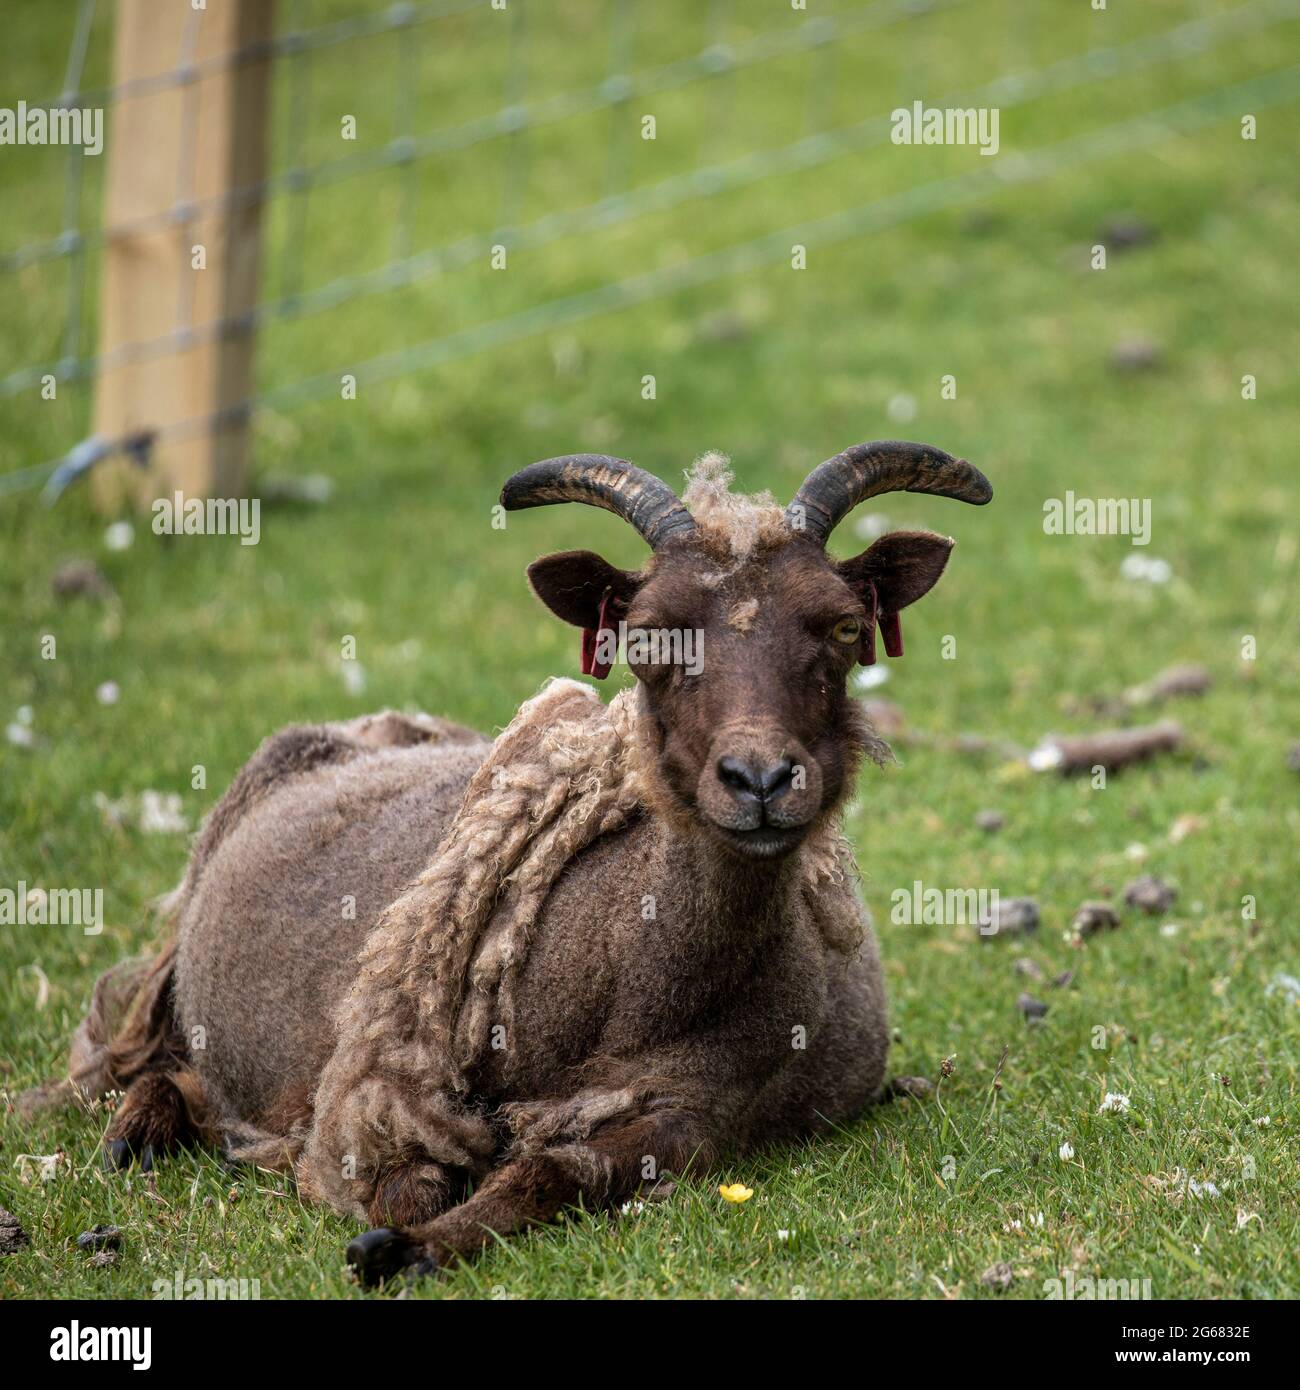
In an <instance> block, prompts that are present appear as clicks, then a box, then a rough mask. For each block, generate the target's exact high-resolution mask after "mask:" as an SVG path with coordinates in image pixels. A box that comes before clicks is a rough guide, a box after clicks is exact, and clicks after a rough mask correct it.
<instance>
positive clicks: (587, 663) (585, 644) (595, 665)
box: [582, 590, 617, 681]
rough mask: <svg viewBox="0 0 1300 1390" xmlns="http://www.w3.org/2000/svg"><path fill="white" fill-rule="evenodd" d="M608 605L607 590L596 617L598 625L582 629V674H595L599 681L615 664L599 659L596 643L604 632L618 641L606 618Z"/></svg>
mask: <svg viewBox="0 0 1300 1390" xmlns="http://www.w3.org/2000/svg"><path fill="white" fill-rule="evenodd" d="M608 605H609V592H608V590H606V592H605V595H604V597H603V598H602V599H601V600H600V613H599V614H598V615H597V617H596V626H595V627H594V628H590V627H584V628H583V629H582V674H583V675H584V676H594V677H595V678H596V679H597V680H598V681H603V680H604V679H605V677H606V676H607V675H609V673H610V670H611V668H612V667H613V664H614V663H613V662H612V661H598V660H597V659H596V643H597V642H598V641H599V640H600V634H601V633H602V632H608V633H609V634H610V638H612V639H613V640H615V641H617V635H616V633H615V631H614V629H613V628H612V627H611V626H610V625H609V623H608V622H606V620H605V609H606V608H607V607H608ZM607 640H608V639H607Z"/></svg>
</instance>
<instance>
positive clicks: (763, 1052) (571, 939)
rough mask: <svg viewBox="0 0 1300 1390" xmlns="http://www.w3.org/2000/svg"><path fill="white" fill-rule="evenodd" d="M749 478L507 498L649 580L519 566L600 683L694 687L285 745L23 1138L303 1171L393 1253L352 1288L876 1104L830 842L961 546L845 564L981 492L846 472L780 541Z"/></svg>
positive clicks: (214, 838) (642, 479) (77, 1044)
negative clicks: (888, 501)
mask: <svg viewBox="0 0 1300 1390" xmlns="http://www.w3.org/2000/svg"><path fill="white" fill-rule="evenodd" d="M730 482H731V475H730V473H729V472H727V471H726V467H725V461H724V460H722V459H720V458H719V457H717V456H706V457H705V458H704V459H703V460H701V461H700V463H699V464H698V465H697V467H696V469H695V471H694V474H693V476H692V477H691V480H690V483H689V486H688V487H687V489H686V491H685V493H684V495H683V498H682V499H679V498H678V497H677V495H676V494H675V493H674V492H673V491H672V489H671V488H669V487H668V486H667V485H666V484H665V483H663V482H662V481H660V480H659V479H657V478H655V477H653V476H652V475H651V474H649V473H647V472H645V471H644V470H642V469H640V468H637V467H636V466H634V465H632V464H630V463H628V462H627V461H626V460H622V459H614V458H609V457H605V456H602V455H590V454H581V455H572V456H568V457H564V458H558V459H548V460H545V461H543V462H541V463H537V464H533V465H532V466H531V467H528V468H525V469H523V470H522V471H521V472H519V473H517V474H515V475H514V476H513V477H512V478H511V479H510V480H509V481H508V482H507V483H506V485H505V488H504V490H503V492H502V494H501V501H502V505H503V506H504V507H505V508H506V509H507V510H510V511H514V510H519V509H523V508H529V507H536V506H541V505H545V504H550V503H560V502H579V503H585V504H588V505H593V506H598V507H603V508H605V509H606V510H608V511H611V512H614V513H616V514H617V515H619V516H621V517H623V518H624V519H626V520H627V521H628V522H629V523H630V524H631V525H632V526H633V527H634V528H635V529H636V530H637V532H638V533H639V534H640V535H641V536H642V537H643V538H644V539H645V540H646V541H647V543H648V544H649V546H650V549H651V555H650V558H649V560H648V562H647V563H646V565H645V566H644V568H642V569H641V570H640V571H639V572H632V571H627V570H620V569H617V568H615V567H614V566H613V565H611V564H609V563H608V562H607V561H606V560H604V559H603V558H601V557H600V556H599V555H596V554H594V553H592V552H590V551H568V552H564V553H560V554H555V555H550V556H547V557H545V558H542V559H539V560H537V561H535V562H534V563H533V564H531V565H530V566H529V567H528V579H529V581H530V583H531V586H532V588H533V590H534V592H535V593H536V595H537V596H538V597H539V598H540V599H541V601H542V602H543V603H544V604H545V605H546V607H547V608H549V609H550V610H551V612H552V613H554V614H555V615H556V616H557V617H559V618H560V619H562V620H563V621H565V622H568V623H570V624H572V625H574V626H576V627H578V628H579V629H581V630H582V634H583V636H582V657H583V669H584V672H586V673H588V674H591V675H594V676H596V677H601V676H603V675H605V674H607V672H608V670H609V666H610V664H611V661H612V649H611V635H612V634H614V633H617V632H622V633H623V634H624V635H625V636H627V635H628V634H645V633H679V634H680V633H683V632H690V633H693V634H696V635H697V637H698V639H699V642H700V643H702V646H700V647H699V648H698V651H697V655H700V654H702V659H700V660H698V661H697V662H695V663H694V664H693V665H690V666H688V665H687V664H686V663H684V662H683V661H681V660H680V659H679V660H676V661H674V660H673V659H671V654H672V653H673V651H674V650H675V649H674V648H672V646H671V644H670V645H669V646H667V647H664V646H660V645H657V644H651V645H650V646H649V647H645V646H642V647H638V648H637V649H636V654H635V656H632V657H630V658H629V665H630V668H631V671H632V674H633V675H634V676H635V678H636V679H635V683H634V685H632V686H631V687H629V688H628V689H627V690H624V691H622V692H620V693H619V694H618V695H617V696H616V697H615V698H614V699H613V700H612V701H611V702H610V703H609V705H608V706H605V705H602V704H601V702H600V701H599V699H598V698H595V691H594V688H593V687H591V686H586V685H582V684H580V683H578V682H575V681H571V680H557V681H555V682H553V683H551V684H550V685H548V686H546V687H545V688H544V689H543V690H542V692H541V693H540V694H539V695H537V696H536V697H534V698H533V699H532V700H530V701H527V702H525V704H524V705H523V706H522V707H521V709H520V712H519V714H518V715H517V716H516V718H515V720H514V721H512V723H511V725H510V726H509V728H507V729H506V730H505V731H504V733H503V734H502V735H501V736H500V737H499V738H498V739H497V740H496V741H495V743H494V742H491V741H489V740H488V739H486V738H484V737H482V736H481V735H479V734H477V733H475V732H474V731H473V730H470V729H467V728H464V727H462V726H459V725H455V724H452V723H449V722H447V721H442V720H435V719H431V718H428V717H427V716H420V717H408V716H402V715H396V714H391V713H389V714H384V715H379V716H372V717H368V718H366V719H363V720H356V721H352V722H350V723H340V724H326V725H317V726H306V727H297V728H292V729H288V730H285V731H283V732H281V733H279V734H276V735H275V736H273V737H272V738H270V739H269V740H268V741H267V742H266V743H265V744H264V745H263V746H262V748H261V749H259V751H258V752H257V754H256V755H255V756H254V757H253V758H252V759H251V761H250V762H249V763H248V764H247V765H246V766H245V767H244V768H243V769H242V770H241V771H240V772H239V774H238V775H237V776H236V778H235V780H234V782H233V784H232V785H231V787H230V789H229V791H228V792H227V793H226V795H225V796H224V797H223V798H222V800H221V801H220V803H219V804H218V805H217V807H216V808H215V809H214V811H213V812H212V813H211V815H210V816H209V817H208V819H207V820H206V822H205V824H204V826H203V828H202V830H201V832H200V834H199V836H198V838H197V840H196V843H195V847H194V850H193V853H192V856H191V860H190V863H189V866H188V869H187V872H186V875H185V878H184V880H183V881H182V883H181V885H180V887H179V888H178V889H177V890H176V891H175V893H173V894H172V895H171V897H170V899H169V900H168V902H167V904H166V914H167V917H168V919H169V920H170V921H171V923H172V924H173V928H174V937H173V939H172V940H171V941H170V942H169V944H168V945H167V946H166V947H165V948H164V949H163V951H162V952H161V954H160V955H158V956H157V957H156V958H154V959H153V960H152V961H146V962H141V963H134V964H131V963H128V964H127V965H126V966H122V967H118V968H116V969H115V970H113V971H110V972H109V974H108V975H106V976H105V977H103V978H102V979H101V981H100V982H99V984H98V985H97V987H96V990H95V995H94V998H93V1000H92V1006H91V1010H90V1015H89V1017H88V1018H87V1019H86V1021H85V1022H84V1023H83V1024H82V1026H81V1028H80V1029H79V1030H78V1034H77V1037H76V1039H74V1044H73V1050H72V1058H71V1061H70V1064H69V1070H68V1075H67V1077H66V1078H65V1079H64V1080H63V1081H62V1082H61V1083H59V1084H58V1085H55V1086H51V1087H46V1088H43V1089H42V1090H40V1091H38V1092H34V1093H30V1094H29V1097H28V1098H27V1104H26V1108H27V1109H28V1110H32V1109H35V1108H36V1107H38V1106H39V1105H40V1104H41V1103H44V1102H50V1101H53V1100H56V1099H59V1098H66V1097H67V1096H68V1095H71V1094H74V1093H76V1094H81V1095H86V1094H102V1093H104V1092H105V1091H107V1090H109V1089H113V1088H117V1089H124V1090H125V1095H124V1097H123V1100H122V1103H121V1105H120V1107H119V1109H118V1111H117V1113H116V1115H115V1117H114V1120H113V1122H112V1124H111V1126H110V1128H109V1130H108V1133H107V1135H106V1141H105V1158H106V1162H107V1163H108V1164H110V1165H111V1166H116V1167H125V1166H128V1165H129V1164H131V1163H132V1162H137V1161H138V1162H140V1163H141V1165H142V1166H146V1167H147V1166H151V1165H152V1164H153V1163H154V1162H155V1161H156V1160H157V1159H159V1158H160V1157H161V1156H162V1155H164V1154H165V1153H167V1152H168V1151H170V1150H172V1149H174V1148H176V1147H178V1146H179V1145H181V1144H184V1143H190V1142H199V1141H204V1142H217V1143H221V1144H222V1145H223V1146H224V1147H225V1149H226V1151H227V1153H228V1154H230V1155H231V1156H232V1157H233V1158H243V1159H251V1160H253V1161H256V1162H259V1163H263V1164H268V1165H271V1166H279V1167H282V1168H285V1169H288V1170H291V1171H293V1172H294V1173H295V1175H296V1176H297V1179H298V1182H299V1185H300V1188H301V1189H302V1190H303V1191H304V1192H305V1193H306V1194H307V1195H308V1196H311V1197H314V1198H317V1199H319V1200H322V1201H325V1202H327V1203H329V1204H331V1205H332V1206H334V1207H336V1208H337V1209H339V1210H340V1211H343V1212H347V1213H349V1214H351V1215H353V1216H355V1217H356V1218H358V1219H359V1220H360V1221H363V1222H365V1223H367V1224H368V1225H369V1227H370V1229H368V1230H367V1231H365V1232H364V1233H363V1234H361V1235H359V1236H358V1237H357V1238H356V1239H354V1240H353V1241H352V1242H351V1244H350V1245H349V1246H348V1250H347V1258H348V1261H349V1263H350V1264H351V1265H352V1266H353V1267H354V1269H355V1270H356V1271H357V1273H358V1275H359V1277H360V1278H361V1279H362V1281H363V1282H365V1283H366V1284H377V1283H381V1282H383V1281H384V1280H388V1279H392V1278H393V1277H395V1276H396V1275H398V1274H399V1272H403V1271H407V1272H415V1273H421V1272H428V1271H432V1270H436V1269H438V1268H441V1267H443V1266H445V1265H447V1264H448V1263H450V1262H453V1261H455V1260H457V1259H463V1258H469V1257H471V1256H472V1255H473V1254H474V1253H475V1252H476V1251H477V1250H479V1249H480V1248H481V1247H482V1246H484V1245H485V1244H486V1243H487V1242H488V1241H489V1240H491V1239H492V1236H493V1233H495V1234H498V1235H502V1236H505V1235H509V1234H511V1233H512V1232H516V1231H519V1230H521V1229H524V1228H526V1227H528V1226H530V1225H533V1224H535V1223H538V1222H544V1221H548V1220H551V1219H553V1218H554V1217H555V1216H556V1214H557V1213H558V1212H559V1211H560V1210H561V1209H562V1208H563V1207H564V1206H566V1205H569V1204H573V1203H577V1202H582V1203H584V1204H585V1205H587V1206H588V1207H599V1206H602V1205H610V1204H613V1203H618V1202H621V1201H623V1200H625V1199H626V1198H628V1197H629V1196H631V1195H632V1194H634V1193H636V1192H637V1191H641V1190H644V1189H646V1188H649V1187H653V1186H654V1184H655V1183H656V1182H658V1181H659V1180H660V1179H661V1178H662V1177H663V1176H664V1175H665V1174H669V1173H672V1174H678V1175H681V1174H693V1173H703V1172H707V1171H708V1170H709V1169H710V1168H712V1167H713V1166H715V1165H716V1163H717V1162H718V1160H719V1158H720V1156H721V1155H722V1154H723V1153H724V1152H727V1151H729V1150H735V1149H740V1150H743V1149H745V1148H746V1147H749V1146H753V1145H756V1144H758V1143H760V1142H762V1143H768V1142H771V1141H774V1140H789V1139H793V1138H796V1137H799V1136H803V1135H807V1134H811V1133H815V1132H817V1131H819V1130H822V1129H824V1128H826V1127H827V1126H829V1125H835V1124H840V1123H843V1122H845V1121H847V1120H850V1119H851V1118H852V1117H853V1116H855V1115H856V1114H858V1113H859V1112H860V1111H861V1110H862V1108H863V1107H864V1106H866V1105H867V1104H869V1103H870V1102H872V1101H873V1100H875V1099H878V1098H879V1097H880V1096H881V1094H882V1091H883V1089H884V1085H885V1072H886V1059H887V1052H888V1042H889V1033H888V1027H887V1022H886V1008H885V997H884V989H883V984H882V979H881V968H880V962H879V957H878V953H877V948H876V943H875V939H874V937H873V934H872V931H871V926H870V923H869V921H868V920H867V919H866V915H865V912H864V910H863V908H862V906H861V904H860V902H859V898H858V894H857V892H856V889H855V883H854V879H855V873H856V869H855V866H854V864H853V861H852V855H851V852H850V851H849V849H848V847H847V845H846V843H845V842H844V841H843V838H842V836H841V835H840V832H839V828H838V826H839V816H840V811H841V807H842V805H843V802H844V799H845V795H846V791H847V789H848V788H849V787H850V786H851V785H852V783H853V780H854V777H855V773H856V770H857V768H858V766H859V764H860V762H861V760H862V759H863V758H864V757H866V758H871V759H874V760H876V761H878V762H879V761H883V760H884V759H885V757H886V756H887V754H888V750H887V748H886V746H885V745H884V744H883V742H882V741H881V740H880V739H879V738H878V737H877V736H876V735H875V733H874V731H873V730H872V729H871V728H870V726H869V725H868V724H867V722H866V721H865V719H864V717H863V716H862V714H861V712H860V709H859V707H858V705H857V704H856V703H855V702H854V701H853V700H852V699H851V698H850V697H849V694H848V690H847V685H848V678H849V675H850V673H851V671H852V669H853V667H854V665H855V663H858V662H861V663H864V664H870V663H872V662H874V661H875V659H876V645H875V634H876V629H877V628H879V630H880V633H881V635H882V638H883V642H884V646H885V649H886V652H887V653H888V654H889V655H891V656H897V655H901V653H902V634H901V627H900V622H899V616H898V615H899V613H900V611H901V610H902V609H903V608H905V607H906V606H907V605H909V604H911V603H913V602H915V601H916V600H917V599H919V598H920V597H922V596H923V595H924V594H925V593H926V592H927V591H928V590H929V589H930V588H931V587H932V586H933V585H934V584H935V582H936V581H937V580H938V578H939V576H940V575H941V573H942V572H943V570H944V567H945V565H946V563H947V560H948V556H949V551H950V549H951V547H952V544H953V542H952V540H951V539H950V538H947V537H943V536H938V535H934V534H932V533H930V532H917V531H908V532H894V533H890V534H887V535H885V536H883V537H881V538H880V539H878V540H877V541H875V542H874V544H872V545H871V546H870V547H868V548H867V549H866V550H864V551H863V552H862V553H861V554H859V555H857V556H855V557H854V558H852V559H848V560H844V561H842V562H837V561H836V560H835V559H833V558H832V557H831V556H830V555H829V554H828V553H827V551H826V548H825V547H826V540H827V537H828V536H829V535H830V533H831V531H832V530H833V528H834V527H835V526H836V524H837V523H838V522H839V521H841V520H842V519H843V518H844V517H845V516H846V515H847V514H848V512H849V511H850V510H851V509H852V508H853V507H855V506H857V505H858V504H859V503H860V502H862V501H863V500H865V499H866V498H869V497H872V496H874V495H876V494H878V493H882V492H887V491H898V490H905V491H911V492H923V493H932V494H937V495H941V496H948V497H954V498H958V499H960V500H962V501H965V502H969V503H974V504H983V503H986V502H988V501H989V500H990V498H991V496H992V489H991V488H990V486H989V484H988V482H987V480H986V479H985V478H984V476H983V475H982V474H981V473H980V472H979V471H978V470H977V469H975V468H974V467H973V466H972V465H970V464H969V463H967V462H966V461H965V460H962V459H956V458H953V457H952V456H950V455H948V454H946V453H943V452H942V451H941V450H938V449H935V448H932V447H930V446H927V445H920V444H910V443H903V442H898V441H883V442H876V443H871V444H861V445H857V446H855V447H853V448H850V449H848V450H845V451H844V452H843V453H840V454H837V455H835V456H834V457H833V458H830V459H828V460H827V461H826V462H825V463H823V464H821V465H819V466H818V467H817V468H816V469H814V470H813V471H812V472H811V473H810V474H809V476H808V478H807V479H806V480H805V482H804V484H803V485H802V487H801V488H800V489H799V491H798V493H797V494H796V496H795V498H794V500H793V501H792V502H791V503H790V505H789V506H788V507H786V508H785V509H784V510H782V509H781V508H780V506H779V505H778V504H776V503H775V502H774V501H773V500H772V499H771V497H770V495H767V494H763V495H761V496H758V497H743V496H740V495H737V494H734V493H732V492H731V490H730ZM628 649H629V652H631V651H632V649H633V647H632V643H631V642H629V643H628ZM665 651H667V652H668V653H669V654H670V659H667V660H664V659H660V658H662V657H663V655H664V652H665ZM677 654H678V656H680V650H678V652H677ZM471 1186H472V1195H468V1196H467V1195H466V1192H467V1189H468V1188H470V1187H471Z"/></svg>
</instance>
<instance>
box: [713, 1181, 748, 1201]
mask: <svg viewBox="0 0 1300 1390" xmlns="http://www.w3.org/2000/svg"><path fill="white" fill-rule="evenodd" d="M718 1191H719V1192H720V1193H721V1194H722V1195H723V1196H724V1197H725V1198H726V1199H727V1201H729V1202H737V1203H739V1202H748V1201H749V1199H750V1198H751V1197H752V1196H753V1195H754V1189H753V1188H752V1187H746V1186H745V1184H744V1183H743V1182H733V1183H732V1184H731V1186H730V1187H719V1188H718Z"/></svg>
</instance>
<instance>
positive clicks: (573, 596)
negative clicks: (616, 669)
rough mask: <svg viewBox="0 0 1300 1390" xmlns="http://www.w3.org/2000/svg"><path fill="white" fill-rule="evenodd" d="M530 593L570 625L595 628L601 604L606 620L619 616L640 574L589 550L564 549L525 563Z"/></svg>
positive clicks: (628, 600) (597, 623)
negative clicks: (616, 566)
mask: <svg viewBox="0 0 1300 1390" xmlns="http://www.w3.org/2000/svg"><path fill="white" fill-rule="evenodd" d="M528 582H529V583H530V584H531V585H532V586H533V592H534V593H535V594H536V595H537V597H538V598H539V599H541V601H542V602H543V603H544V604H545V605H546V606H547V607H548V608H549V609H550V610H551V612H552V613H554V614H555V616H556V617H557V618H563V619H564V621H565V622H566V623H572V624H573V625H574V627H580V628H584V629H589V630H595V629H596V628H598V627H599V626H600V617H601V610H602V605H603V606H604V613H605V617H606V619H607V620H608V619H610V618H617V617H621V616H622V614H623V613H624V612H626V610H627V606H628V604H629V603H631V601H632V596H633V594H635V593H636V591H637V589H638V588H639V587H640V585H641V576H640V575H639V574H633V573H631V572H630V571H628V570H620V569H615V567H614V566H613V565H611V564H610V563H609V561H608V560H604V559H602V558H601V557H600V556H599V555H597V554H596V553H595V552H594V551H591V550H564V551H561V552H560V553H559V554H558V555H544V556H543V557H542V558H541V559H540V560H534V561H533V563H532V564H531V565H529V566H528Z"/></svg>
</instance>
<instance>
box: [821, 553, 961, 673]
mask: <svg viewBox="0 0 1300 1390" xmlns="http://www.w3.org/2000/svg"><path fill="white" fill-rule="evenodd" d="M952 547H953V540H952V537H951V536H936V535H935V534H934V532H933V531H891V532H890V533H889V535H887V536H881V538H880V539H879V540H878V541H876V542H875V544H874V545H869V546H868V547H867V548H866V550H864V551H863V552H862V554H861V555H855V556H854V557H853V559H852V560H845V561H844V562H843V563H842V564H841V565H840V566H839V567H838V569H839V574H840V578H841V579H843V580H844V581H845V582H846V583H847V584H848V585H849V587H850V588H851V589H852V590H853V591H854V592H855V593H856V594H857V595H858V596H859V597H860V598H861V599H862V602H863V603H864V604H865V605H866V608H867V612H868V613H869V614H870V618H869V619H868V622H867V629H866V631H865V632H864V633H863V635H862V649H861V651H860V652H859V660H860V661H861V662H862V664H863V665H864V666H870V665H872V664H873V663H874V662H875V660H876V624H877V623H879V624H880V635H881V636H882V637H883V638H884V639H885V651H886V653H887V654H888V655H889V656H902V655H903V629H902V625H901V624H900V623H899V620H898V614H899V611H900V610H901V609H903V608H906V607H907V605H908V604H909V603H915V602H916V601H917V599H919V598H923V597H924V596H925V595H926V594H928V593H929V592H930V590H931V589H933V588H934V586H935V585H936V584H937V583H938V582H939V576H940V575H941V574H942V573H943V569H944V566H945V565H946V564H947V563H948V555H949V553H950V552H951V550H952Z"/></svg>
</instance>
